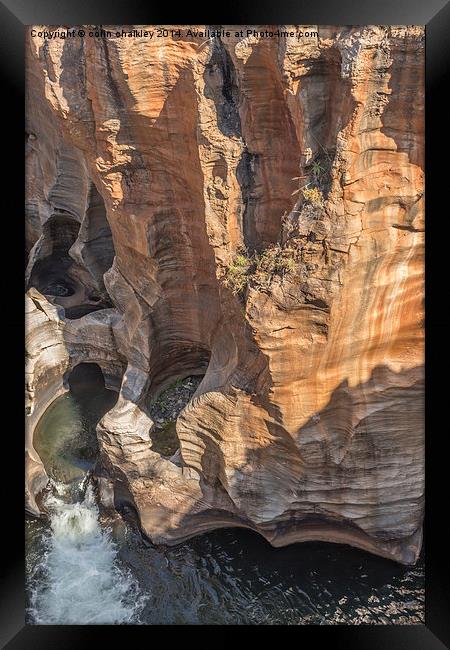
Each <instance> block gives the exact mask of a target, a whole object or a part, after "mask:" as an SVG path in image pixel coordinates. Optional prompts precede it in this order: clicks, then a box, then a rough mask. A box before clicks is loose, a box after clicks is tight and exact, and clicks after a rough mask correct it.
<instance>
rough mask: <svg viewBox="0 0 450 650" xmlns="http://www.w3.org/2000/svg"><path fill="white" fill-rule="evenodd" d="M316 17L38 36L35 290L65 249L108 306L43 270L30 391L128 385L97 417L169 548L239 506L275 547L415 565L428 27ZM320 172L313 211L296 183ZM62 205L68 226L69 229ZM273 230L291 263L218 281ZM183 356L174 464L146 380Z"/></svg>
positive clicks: (119, 481) (32, 81) (31, 214)
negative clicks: (158, 33) (240, 31)
mask: <svg viewBox="0 0 450 650" xmlns="http://www.w3.org/2000/svg"><path fill="white" fill-rule="evenodd" d="M231 31H232V32H234V30H232V29H231ZM318 32H319V36H318V37H317V38H313V39H304V40H303V41H302V40H301V39H300V40H299V39H295V38H294V39H281V40H276V39H262V38H254V37H251V38H247V39H242V38H236V37H230V38H228V39H225V38H224V39H222V40H220V39H213V40H211V41H208V42H206V43H204V42H203V41H202V39H196V38H194V37H191V38H187V37H182V38H179V39H175V40H172V39H171V38H166V39H153V40H150V39H126V38H125V39H94V38H92V39H91V38H86V39H83V40H81V39H76V38H74V39H67V40H65V41H61V40H58V39H54V40H50V41H45V42H44V41H43V40H40V39H39V38H32V39H31V38H30V39H28V50H27V63H28V66H27V70H28V72H27V84H28V101H29V102H30V104H29V106H30V108H29V109H28V111H27V132H28V133H30V134H31V133H32V134H33V139H32V141H31V142H30V143H29V145H27V146H29V153H28V165H29V166H28V175H27V216H28V227H27V235H28V239H29V250H30V251H31V252H30V263H29V267H28V277H29V278H31V282H30V286H33V277H39V274H38V271H39V269H40V268H41V267H42V265H43V264H44V267H45V261H46V260H47V263H48V260H49V257H50V256H51V255H52V254H53V251H54V250H55V249H57V250H63V249H64V255H66V256H67V258H68V259H69V260H72V261H73V263H74V264H76V267H75V270H74V267H70V268H71V269H72V271H71V273H72V276H73V278H75V280H76V284H77V292H78V293H77V292H76V293H75V294H73V295H76V296H77V297H76V298H72V301H71V304H72V306H73V304H74V302H75V303H77V301H78V303H79V301H81V302H83V301H85V300H86V295H87V293H89V291H90V290H91V289H92V288H95V289H96V290H97V291H99V292H100V293H101V294H102V300H106V299H108V300H110V301H111V304H113V305H114V308H109V309H100V310H99V311H96V312H93V313H88V314H87V315H85V316H83V317H82V318H76V317H75V319H72V320H71V319H70V318H68V317H67V315H65V313H64V298H52V297H49V296H47V299H46V298H44V296H42V295H36V292H35V289H30V297H29V300H30V301H31V302H30V303H29V304H30V307H29V310H30V311H29V314H28V317H27V327H28V335H27V336H28V338H27V345H29V346H30V348H29V349H30V364H29V370H28V378H29V379H28V386H29V388H28V390H29V398H30V403H31V404H32V405H34V412H35V414H41V413H42V411H43V408H44V407H45V405H46V404H48V402H49V399H51V393H52V394H53V396H55V395H56V394H57V393H58V392H59V391H61V390H63V389H64V388H63V386H64V380H63V378H64V377H66V376H67V372H68V371H70V368H72V367H74V365H76V364H77V363H79V362H80V361H81V360H90V361H97V362H98V363H99V364H100V365H101V367H102V368H103V370H104V372H105V375H106V376H108V377H111V378H114V379H111V381H115V382H116V383H118V382H120V381H121V388H120V396H119V400H118V402H117V404H116V406H115V407H114V408H113V409H112V410H111V411H110V412H108V413H107V414H106V415H105V416H104V418H103V419H102V421H101V422H100V424H99V426H98V436H99V441H100V446H101V459H102V472H101V473H102V476H101V479H100V485H101V486H103V487H102V491H103V492H104V498H105V501H106V500H108V499H109V502H110V503H112V501H111V499H112V497H111V487H112V488H113V490H114V500H115V504H116V505H117V506H119V504H120V503H128V504H132V505H133V506H134V507H135V508H136V509H137V512H138V514H139V518H140V522H141V526H142V529H143V530H144V532H145V533H146V534H147V535H148V536H149V537H150V538H151V539H152V540H154V541H155V542H158V543H177V542H179V541H181V540H183V539H186V538H188V537H189V536H192V535H196V534H199V533H201V532H204V531H207V530H211V529H213V528H217V527H221V526H245V527H248V528H251V529H253V530H256V531H258V532H260V533H261V534H262V535H264V536H265V537H266V538H267V539H268V540H269V541H270V542H271V543H272V544H273V545H283V544H290V543H292V542H296V541H302V540H314V539H316V540H326V541H336V542H343V543H348V544H353V545H355V546H359V547H361V548H364V549H367V550H369V551H371V552H374V553H378V554H380V555H384V556H387V557H392V558H394V559H396V560H398V561H400V562H404V563H412V562H414V561H415V560H416V559H417V557H418V554H419V551H420V547H421V530H422V519H423V505H424V496H423V495H424V439H423V192H424V186H423V178H424V173H423V166H424V165H423V103H424V95H423V91H424V85H423V72H424V70H423V68H424V40H423V39H424V34H423V30H422V28H419V27H363V28H333V27H325V28H323V27H320V28H319V29H318ZM312 179H316V181H318V182H319V185H320V186H321V187H322V190H323V203H322V204H320V206H319V207H318V208H317V207H316V208H314V207H312V206H311V204H309V203H308V201H307V200H306V199H304V198H303V196H302V192H301V191H300V188H301V186H302V185H304V184H305V183H306V182H308V180H309V181H311V180H312ZM63 217H65V218H66V219H70V220H71V222H70V223H72V224H75V225H74V227H73V228H72V230H70V228H68V227H66V228H65V229H64V228H62V231H64V232H66V234H67V235H68V236H69V234H70V232H72V231H73V234H72V235H70V237H69V240H70V241H69V240H67V241H65V240H64V239H61V236H60V235H57V234H55V233H58V232H59V233H61V232H62V231H61V227H62V225H63V222H62V221H61V219H62V218H63ZM48 223H50V225H51V223H56V224H59V225H60V226H61V227H60V228H59V230H58V227H57V226H53V227H51V228H50V226H49V225H47V226H46V224H48ZM64 223H66V224H67V223H69V222H68V221H67V222H64ZM80 224H81V227H80ZM276 242H281V244H282V245H283V246H284V247H289V250H293V251H295V260H296V262H295V268H294V269H293V270H291V271H290V272H287V273H284V272H283V273H274V274H273V276H270V277H268V278H267V281H266V282H265V283H261V282H260V283H258V282H257V279H256V276H255V277H254V278H253V279H252V278H251V277H250V276H249V278H248V286H247V288H246V290H245V292H244V296H243V297H239V296H237V295H234V294H233V293H232V291H231V290H230V288H229V287H227V286H226V283H225V282H224V280H223V278H224V274H226V271H227V268H228V267H229V265H230V264H231V263H232V261H233V259H234V256H235V254H236V251H237V250H238V249H239V247H241V246H242V245H244V244H245V245H246V246H247V247H248V248H249V249H250V250H256V251H257V252H258V254H261V252H263V251H264V250H269V251H270V246H271V245H273V244H275V243H276ZM58 246H59V248H58ZM113 258H114V259H113ZM39 264H40V265H41V266H39ZM61 272H62V273H63V275H64V272H65V270H64V268H63V269H62V271H61ZM33 273H34V276H33ZM64 277H66V276H64ZM36 282H37V281H36ZM34 286H36V285H34ZM80 287H82V289H80ZM38 288H39V287H38ZM40 290H41V293H42V288H41V289H40ZM80 292H81V293H82V294H83V297H82V298H81V297H80V296H81V293H80ZM58 300H59V302H60V304H61V305H62V309H61V307H57V306H56V304H51V303H55V301H56V302H57V301H58ZM66 300H68V298H67V299H66ZM49 301H50V302H49ZM86 304H87V303H84V305H85V306H84V309H85V310H86V309H87V310H89V309H91V308H92V307H93V306H94V303H89V304H87V306H86ZM99 306H100V307H101V306H102V304H100V305H99ZM103 306H104V305H103ZM190 375H204V378H203V380H202V382H201V383H200V385H199V386H198V388H197V390H196V392H195V394H194V396H193V398H192V400H191V401H190V402H189V404H188V405H187V406H186V407H185V408H184V410H183V411H182V413H181V414H180V416H179V417H178V419H177V425H176V427H177V435H178V438H179V441H180V453H179V454H178V455H177V454H176V455H175V457H174V458H172V459H167V458H164V457H162V456H161V455H159V454H157V453H156V452H154V451H152V450H151V449H150V446H151V438H150V436H151V431H152V427H153V426H154V423H153V421H152V419H151V418H150V416H149V413H148V404H149V400H151V399H152V398H154V397H155V396H157V395H158V394H159V392H160V391H161V390H163V389H164V388H166V387H167V386H168V385H169V384H170V383H171V382H173V381H174V380H175V379H177V378H180V377H187V376H190ZM52 391H53V392H52ZM30 417H31V416H30ZM35 422H36V419H34V420H33V422H32V423H31V426H30V428H29V431H30V433H29V437H28V446H27V448H28V453H29V455H30V457H31V459H32V462H30V463H29V465H28V467H29V473H28V476H29V491H30V494H31V502H32V506H33V507H34V509H36V506H35V503H34V496H33V495H35V494H36V492H37V491H38V489H39V488H40V487H41V486H42V482H43V480H44V479H43V478H42V475H41V479H42V480H38V479H36V476H39V471H37V470H36V467H39V458H38V457H37V455H36V452H35V451H34V450H33V449H32V430H33V423H35ZM105 486H107V487H105ZM108 490H109V493H108V494H109V496H108V494H107V492H108ZM33 504H34V505H33Z"/></svg>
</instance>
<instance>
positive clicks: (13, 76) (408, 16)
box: [0, 0, 450, 650]
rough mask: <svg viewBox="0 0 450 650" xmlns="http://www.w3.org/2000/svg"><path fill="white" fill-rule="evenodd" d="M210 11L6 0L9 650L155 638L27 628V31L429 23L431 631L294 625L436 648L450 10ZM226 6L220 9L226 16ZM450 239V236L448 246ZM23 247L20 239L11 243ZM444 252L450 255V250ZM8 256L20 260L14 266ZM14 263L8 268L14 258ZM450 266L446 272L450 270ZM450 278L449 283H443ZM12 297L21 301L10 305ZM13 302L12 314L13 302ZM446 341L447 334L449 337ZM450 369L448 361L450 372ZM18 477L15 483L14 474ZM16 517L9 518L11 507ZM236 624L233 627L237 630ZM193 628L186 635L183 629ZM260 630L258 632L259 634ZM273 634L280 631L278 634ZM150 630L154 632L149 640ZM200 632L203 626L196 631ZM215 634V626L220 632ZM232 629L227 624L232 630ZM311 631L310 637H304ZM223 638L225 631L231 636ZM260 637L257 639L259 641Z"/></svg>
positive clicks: (0, 614)
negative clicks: (132, 26) (37, 28)
mask: <svg viewBox="0 0 450 650" xmlns="http://www.w3.org/2000/svg"><path fill="white" fill-rule="evenodd" d="M214 8H215V12H214V13H216V15H215V16H212V13H213V4H212V3H211V5H210V7H209V9H208V10H205V9H202V8H201V7H200V5H194V4H192V5H186V6H185V7H184V8H180V10H177V12H176V15H175V16H174V14H175V10H174V9H172V12H170V13H169V9H170V7H167V6H166V7H163V6H158V7H157V6H151V5H148V4H147V3H145V2H143V1H142V0H127V1H123V2H121V1H120V0H108V1H106V0H100V1H99V0H97V1H94V0H91V2H85V1H84V0H78V2H77V3H71V2H70V0H59V1H58V2H52V1H51V0H41V1H38V0H34V1H33V0H8V1H3V2H0V30H1V39H0V68H1V75H2V86H1V88H2V90H3V93H2V94H3V99H2V104H3V108H4V109H5V117H4V118H3V120H4V121H3V122H2V123H1V124H2V126H3V127H4V128H3V129H2V139H1V142H2V143H3V144H4V148H3V157H4V162H5V159H6V162H7V165H6V166H7V168H8V170H9V178H8V177H7V181H6V183H5V184H4V185H3V192H2V195H3V196H2V198H3V210H4V213H3V215H2V216H3V226H4V230H3V238H2V243H3V248H2V252H3V255H2V257H3V260H2V262H3V263H4V265H5V266H4V269H3V273H2V275H1V278H2V281H3V291H2V295H3V296H8V308H7V309H6V308H5V315H4V316H3V319H2V321H3V324H4V326H6V328H7V329H6V333H4V335H3V339H2V340H3V341H4V342H6V345H5V344H4V346H3V347H4V350H3V351H4V352H5V351H6V352H7V353H8V355H9V358H8V360H7V366H6V368H7V371H6V372H5V373H4V374H6V375H7V380H8V393H7V394H5V402H6V403H5V406H6V407H7V408H5V409H4V410H5V411H7V412H8V413H10V414H13V419H12V423H11V424H6V421H5V419H4V420H3V424H4V427H3V432H2V433H3V439H4V445H3V447H2V449H3V454H2V460H3V463H2V477H3V481H2V486H3V498H2V506H3V511H4V513H3V524H4V525H3V526H2V528H3V533H2V538H3V542H6V548H5V550H4V551H3V562H2V563H1V564H2V574H3V575H2V578H1V581H0V590H1V595H2V598H1V610H0V642H1V647H8V648H11V649H14V650H15V649H18V648H27V649H31V648H33V649H39V648H46V649H47V648H58V649H60V648H61V649H62V648H80V647H82V646H86V647H90V645H93V644H94V643H95V644H97V643H102V644H106V643H107V642H108V641H109V638H110V634H111V633H112V634H113V635H114V636H113V639H114V640H115V642H116V643H121V642H123V641H122V639H125V638H126V639H127V640H130V641H133V642H135V643H136V642H139V641H140V640H141V641H142V639H143V635H145V637H146V640H147V642H148V643H152V642H154V640H153V641H152V637H151V636H150V635H149V630H148V628H147V627H146V626H29V625H25V621H24V616H25V594H24V591H25V579H24V575H25V567H24V555H25V553H24V528H23V518H24V517H23V514H24V513H23V510H24V508H23V471H24V470H23V460H22V459H23V437H22V434H21V431H23V425H22V415H21V414H22V413H23V410H22V409H23V397H22V395H23V388H22V382H23V372H22V368H23V366H22V363H23V358H24V347H23V345H24V344H23V340H24V337H23V331H24V327H23V326H24V322H23V319H24V315H23V302H22V285H23V283H22V278H23V275H22V274H23V266H21V265H22V258H21V255H20V254H19V250H23V248H21V246H22V247H23V241H24V227H23V220H22V215H23V205H24V175H23V170H24V160H23V159H24V156H23V150H22V148H21V146H19V144H20V143H21V142H22V138H23V125H24V33H25V28H26V26H27V25H31V24H42V25H48V24H50V25H59V24H64V25H71V24H73V25H76V24H161V25H163V24H172V23H176V24H205V23H208V24H219V23H221V24H235V25H240V24H244V25H245V24H341V25H362V24H399V25H402V24H408V25H412V24H416V25H425V26H426V143H425V145H426V194H427V200H426V223H427V237H426V515H425V539H426V546H425V563H426V564H425V567H426V617H425V625H406V626H405V625H402V626H399V625H387V626H375V625H365V626H311V627H308V626H301V627H300V628H295V629H294V630H292V629H291V632H294V633H295V634H296V635H297V634H298V635H299V637H298V640H299V641H302V642H304V641H305V640H306V638H307V636H309V635H311V634H312V635H313V640H314V641H317V640H318V639H319V638H320V642H322V643H327V644H330V645H331V644H332V646H331V647H333V649H334V648H341V647H342V648H343V647H345V648H358V649H362V648H367V649H369V650H370V649H373V650H375V649H377V650H381V649H384V648H386V649H388V648H389V649H392V650H403V649H404V650H414V649H415V648H417V649H418V650H419V649H420V650H428V649H429V650H434V649H436V650H438V649H440V648H445V647H449V646H450V634H449V630H450V626H449V620H450V619H449V611H448V603H449V602H450V599H449V593H448V583H449V579H448V575H446V570H445V569H446V568H448V550H447V544H448V542H447V539H446V536H445V534H444V526H445V523H446V519H447V514H446V511H447V508H446V505H447V504H446V502H445V501H446V500H445V501H444V504H443V506H442V507H441V506H440V505H438V504H440V500H441V499H442V497H443V496H444V497H445V487H446V479H447V474H448V457H447V456H446V455H445V453H444V445H445V442H446V437H447V434H446V426H445V424H446V420H447V419H448V416H447V415H446V411H445V408H443V406H445V404H446V402H447V401H448V398H447V399H446V395H445V393H444V390H445V383H444V382H443V381H442V375H441V373H439V372H438V369H439V367H443V368H444V369H445V365H444V359H443V351H445V349H446V348H447V349H448V346H446V345H445V341H446V335H447V332H448V331H449V319H448V316H445V315H444V313H445V303H446V302H448V300H447V299H446V298H445V289H444V288H442V287H443V284H442V283H444V286H445V275H446V273H445V267H444V265H445V262H446V257H447V256H446V238H445V236H444V235H443V232H442V227H443V226H444V225H446V224H445V222H446V221H449V216H450V215H448V209H446V205H447V204H448V202H449V198H448V184H449V181H448V179H447V176H448V173H447V168H448V164H447V163H446V162H445V159H443V160H442V162H440V160H441V155H442V153H446V142H445V136H446V135H447V132H448V127H447V119H446V118H447V115H446V113H447V112H448V111H447V110H446V102H445V100H444V96H443V93H444V91H445V90H446V89H447V87H448V85H447V84H446V81H447V80H448V71H449V69H450V65H449V62H450V45H449V43H448V40H449V36H450V3H446V2H444V1H443V0H427V2H426V3H423V2H421V1H420V0H414V1H408V0H400V1H397V2H396V1H394V0H382V1H376V0H360V1H359V2H354V0H341V1H340V2H339V3H332V2H326V1H325V0H314V1H311V0H297V1H295V0H291V2H289V1H283V0H277V2H276V3H269V2H268V0H263V2H262V3H261V2H260V3H259V5H258V8H257V10H256V9H253V10H252V9H251V8H250V6H249V5H248V4H243V3H242V2H241V3H239V7H238V6H237V3H236V2H234V1H230V2H228V3H226V6H225V5H220V6H219V5H216V6H215V7H214ZM219 10H220V11H219ZM447 241H448V240H447ZM13 242H14V243H13ZM444 247H445V248H444ZM6 253H9V254H10V259H9V260H8V259H7V255H6ZM5 262H6V263H5ZM447 271H448V269H447ZM440 283H441V285H440ZM11 298H12V303H11ZM11 304H12V307H11ZM447 336H448V335H447ZM447 367H448V365H447ZM6 470H8V474H9V475H8V478H6V477H5V473H6ZM5 511H6V512H5ZM233 627H234V626H231V627H230V631H231V629H232V628H233ZM183 631H184V630H183ZM255 631H256V630H255ZM275 633H278V632H277V628H275ZM150 634H151V633H150ZM195 634H197V631H195ZM212 634H214V630H212ZM225 634H226V635H227V634H228V629H227V630H225ZM305 635H306V636H305ZM222 639H223V640H225V636H223V637H222ZM253 642H254V639H253Z"/></svg>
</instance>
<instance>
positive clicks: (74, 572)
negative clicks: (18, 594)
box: [31, 484, 144, 625]
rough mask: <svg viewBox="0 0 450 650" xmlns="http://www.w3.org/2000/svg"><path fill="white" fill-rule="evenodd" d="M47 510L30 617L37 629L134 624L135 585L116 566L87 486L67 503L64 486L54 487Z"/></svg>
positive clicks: (138, 600)
mask: <svg viewBox="0 0 450 650" xmlns="http://www.w3.org/2000/svg"><path fill="white" fill-rule="evenodd" d="M54 487H55V488H56V490H55V492H56V494H52V495H50V496H49V497H48V498H47V500H46V506H47V508H48V510H49V512H50V520H51V534H50V535H49V537H48V539H47V552H46V553H45V555H44V557H43V559H42V562H41V564H40V566H39V567H38V572H39V574H40V575H39V576H37V579H36V580H35V581H34V582H35V586H34V588H33V592H32V597H31V615H32V618H33V622H34V623H37V624H59V625H64V624H67V625H77V624H80V625H87V624H97V625H98V624H117V623H123V624H127V623H139V613H140V611H141V610H142V608H143V606H144V598H143V595H142V594H141V593H140V590H139V587H138V584H137V582H136V580H135V579H134V578H133V577H132V575H131V573H130V572H129V571H128V570H126V569H125V568H124V567H122V566H120V564H119V561H118V558H117V548H116V546H115V544H114V542H113V540H112V539H111V537H110V535H109V532H108V531H105V530H102V528H101V527H100V523H99V521H98V516H99V512H98V508H97V504H96V502H95V497H94V493H93V490H92V487H91V486H90V485H88V487H87V488H86V492H85V496H84V499H83V500H82V501H81V502H78V503H77V502H75V503H74V502H72V503H67V502H66V501H65V500H64V498H65V499H66V500H67V487H66V486H64V485H61V484H57V485H55V486H54Z"/></svg>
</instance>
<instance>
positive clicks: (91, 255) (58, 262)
mask: <svg viewBox="0 0 450 650" xmlns="http://www.w3.org/2000/svg"><path fill="white" fill-rule="evenodd" d="M71 249H72V250H71ZM114 255H115V251H114V244H113V239H112V233H111V229H110V227H109V224H108V221H107V218H106V208H105V205H104V202H103V199H102V197H101V196H100V194H99V192H98V191H97V189H96V188H95V186H94V185H92V187H91V190H90V193H89V200H88V207H87V209H86V213H85V217H84V219H83V221H82V223H81V224H80V222H79V221H78V220H77V219H75V218H74V217H72V216H71V215H70V214H69V213H66V212H63V211H61V210H58V211H56V212H55V213H54V214H53V216H52V217H51V218H50V219H48V221H47V222H46V223H45V224H44V226H43V232H42V236H41V245H40V251H39V257H38V259H37V260H36V262H35V263H34V266H33V268H32V271H31V274H30V279H29V283H28V284H29V286H32V287H35V288H36V289H38V291H40V292H41V293H43V294H44V295H45V296H47V297H48V298H49V299H50V301H51V302H53V303H55V304H57V305H60V306H61V307H64V310H65V317H66V318H68V319H70V320H72V319H77V318H81V317H82V316H85V315H86V314H89V313H91V312H94V311H98V310H100V309H107V308H110V307H113V304H112V302H111V300H110V299H109V296H108V294H107V291H106V288H105V285H104V282H103V274H104V273H105V272H106V271H107V270H108V269H109V268H110V267H111V264H112V262H113V259H114Z"/></svg>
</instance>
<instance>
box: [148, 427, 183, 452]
mask: <svg viewBox="0 0 450 650" xmlns="http://www.w3.org/2000/svg"><path fill="white" fill-rule="evenodd" d="M150 437H151V440H152V445H151V447H150V449H151V450H152V451H156V452H157V453H158V454H161V455H162V456H173V454H174V453H175V452H176V450H177V449H178V447H179V446H180V441H179V440H178V436H177V431H176V422H175V420H169V421H168V422H166V423H165V424H163V425H162V426H161V427H160V428H155V429H154V430H153V431H152V432H151V434H150Z"/></svg>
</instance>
